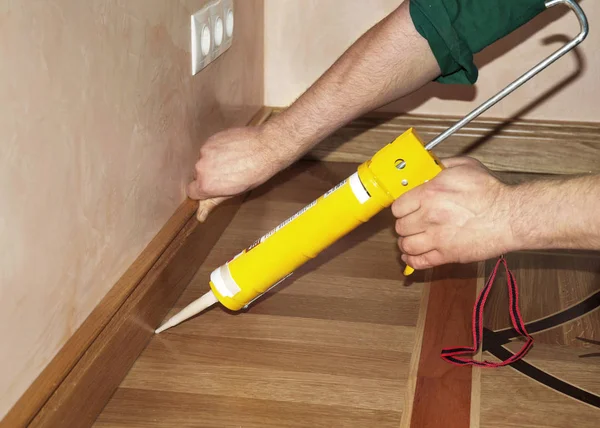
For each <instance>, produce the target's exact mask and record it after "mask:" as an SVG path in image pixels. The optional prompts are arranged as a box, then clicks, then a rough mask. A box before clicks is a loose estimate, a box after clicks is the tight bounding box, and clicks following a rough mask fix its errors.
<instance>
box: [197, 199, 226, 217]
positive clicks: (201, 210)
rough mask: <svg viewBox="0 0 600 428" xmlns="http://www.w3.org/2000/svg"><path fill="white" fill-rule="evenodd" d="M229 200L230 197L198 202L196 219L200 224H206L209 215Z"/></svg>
mask: <svg viewBox="0 0 600 428" xmlns="http://www.w3.org/2000/svg"><path fill="white" fill-rule="evenodd" d="M227 199H229V197H218V198H211V199H205V200H203V201H200V202H198V211H197V213H196V218H197V219H198V221H199V222H200V223H204V221H205V220H206V218H207V217H208V215H209V214H210V213H211V212H212V211H213V210H214V209H215V208H216V207H217V206H218V205H219V204H220V203H222V202H223V201H225V200H227Z"/></svg>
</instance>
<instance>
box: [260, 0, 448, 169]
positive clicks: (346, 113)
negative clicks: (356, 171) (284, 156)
mask: <svg viewBox="0 0 600 428" xmlns="http://www.w3.org/2000/svg"><path fill="white" fill-rule="evenodd" d="M408 4H409V2H408V1H405V2H404V3H403V4H402V5H401V6H400V7H398V8H397V9H396V10H395V11H394V12H392V13H391V14H390V15H388V16H387V17H386V18H384V19H383V20H382V21H380V22H379V23H378V24H377V25H375V26H374V27H372V28H371V29H370V30H369V31H368V32H366V33H365V34H364V35H363V36H362V37H361V38H359V39H358V40H357V41H356V42H355V43H354V44H353V45H352V46H351V47H350V48H349V49H348V50H347V51H346V52H345V53H344V54H343V55H342V56H341V57H340V58H339V59H338V60H337V61H336V62H335V63H334V64H333V65H332V66H331V67H330V68H329V70H327V71H326V72H325V73H324V74H323V75H322V76H321V77H320V78H319V79H318V80H317V81H316V82H315V83H314V84H313V85H312V86H311V87H310V88H309V89H308V90H307V91H306V92H305V93H304V94H303V95H302V96H301V97H300V98H299V99H298V100H297V101H296V102H294V103H293V104H292V105H291V106H290V107H289V108H288V109H287V110H285V111H284V112H283V113H282V114H281V115H279V116H278V117H277V118H275V120H273V121H272V122H270V123H269V124H268V126H267V128H269V129H270V130H273V131H274V133H275V134H277V133H279V132H285V135H286V137H287V138H288V139H287V142H286V144H285V150H286V153H289V154H291V153H293V154H294V158H297V157H299V156H301V155H302V154H304V153H305V152H306V151H308V150H309V149H311V148H312V147H313V146H315V145H316V144H318V143H319V142H320V141H321V140H322V139H324V138H325V137H327V136H328V135H329V134H331V133H332V132H334V131H335V130H337V129H338V128H340V127H341V126H343V125H345V124H346V123H348V122H349V121H351V120H353V119H355V118H357V117H359V116H361V115H363V114H364V113H367V112H369V111H371V110H373V109H376V108H378V107H381V106H383V105H385V104H387V103H389V102H391V101H393V100H396V99H398V98H401V97H403V96H405V95H407V94H409V93H411V92H413V91H415V90H417V89H419V88H420V87H422V86H423V85H425V84H426V83H428V82H430V81H431V80H433V79H434V78H436V77H437V76H438V75H439V73H440V69H439V66H438V64H437V62H436V60H435V57H434V56H433V53H432V52H431V50H430V48H429V45H428V43H427V41H426V40H425V39H424V38H423V37H421V35H420V34H419V33H418V32H417V30H416V29H415V28H414V26H413V23H412V20H411V17H410V14H409V9H408Z"/></svg>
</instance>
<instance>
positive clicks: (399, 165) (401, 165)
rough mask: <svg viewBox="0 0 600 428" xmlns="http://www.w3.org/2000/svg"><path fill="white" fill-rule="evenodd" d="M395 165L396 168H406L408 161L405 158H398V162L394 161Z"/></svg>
mask: <svg viewBox="0 0 600 428" xmlns="http://www.w3.org/2000/svg"><path fill="white" fill-rule="evenodd" d="M394 165H396V168H398V169H404V167H405V166H406V162H405V161H404V159H397V160H396V162H394Z"/></svg>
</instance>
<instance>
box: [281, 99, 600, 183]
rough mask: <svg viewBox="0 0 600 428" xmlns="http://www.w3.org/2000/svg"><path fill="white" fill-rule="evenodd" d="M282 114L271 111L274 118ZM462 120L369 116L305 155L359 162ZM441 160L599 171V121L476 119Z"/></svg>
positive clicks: (538, 170)
mask: <svg viewBox="0 0 600 428" xmlns="http://www.w3.org/2000/svg"><path fill="white" fill-rule="evenodd" d="M281 111H282V109H280V108H276V109H274V112H273V113H274V114H278V113H280V112H281ZM459 119H460V117H450V116H423V115H400V116H398V115H392V114H385V113H372V114H368V115H365V116H364V117H361V118H359V119H356V120H354V121H352V122H350V123H349V124H347V125H346V126H344V127H343V128H341V129H340V130H338V131H337V132H335V133H333V134H332V135H331V136H330V137H328V138H326V139H325V140H323V141H322V142H321V143H320V144H318V145H317V146H316V147H315V148H314V149H313V150H311V151H310V152H309V153H308V154H307V155H306V157H307V158H309V159H318V160H322V161H330V162H331V161H333V162H336V161H338V162H356V163H362V162H364V161H366V160H367V159H370V158H371V157H372V156H373V155H374V154H375V153H376V152H377V151H378V150H379V149H381V148H382V147H383V146H385V145H386V144H387V143H390V142H392V141H393V140H394V139H395V138H396V137H398V136H400V135H401V134H402V133H403V132H404V131H406V130H407V129H409V128H411V127H413V128H414V129H415V130H416V132H417V134H418V135H419V136H420V137H421V138H422V139H423V141H424V142H425V143H427V142H429V141H431V140H432V139H433V138H434V137H436V136H437V135H439V134H440V133H442V132H443V131H445V130H446V129H448V128H449V127H451V126H452V125H454V124H455V123H456V122H457V121H458V120H459ZM435 153H436V155H437V156H439V157H441V158H445V157H451V156H457V155H468V156H471V157H474V158H476V159H479V160H480V161H481V162H483V163H484V164H485V165H486V166H487V167H488V168H490V169H491V170H493V171H499V172H500V171H504V172H522V173H535V174H563V175H565V174H569V175H570V174H588V173H597V172H600V123H579V122H555V121H534V120H510V121H505V120H502V119H486V118H478V119H476V120H474V121H472V122H471V123H469V124H467V125H466V126H465V127H464V128H462V129H461V130H459V131H458V132H456V133H455V134H454V135H452V136H451V137H449V138H448V139H447V140H446V141H444V142H442V143H441V144H440V145H438V146H437V147H436V148H435Z"/></svg>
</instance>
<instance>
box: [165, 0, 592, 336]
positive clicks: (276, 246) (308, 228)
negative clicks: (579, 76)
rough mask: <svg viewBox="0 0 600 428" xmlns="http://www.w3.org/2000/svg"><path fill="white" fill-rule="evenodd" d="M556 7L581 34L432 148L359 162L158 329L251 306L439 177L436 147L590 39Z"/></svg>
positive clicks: (400, 148)
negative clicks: (211, 310)
mask: <svg viewBox="0 0 600 428" xmlns="http://www.w3.org/2000/svg"><path fill="white" fill-rule="evenodd" d="M557 4H565V5H567V6H569V7H570V8H571V10H573V11H574V12H575V13H576V15H577V17H578V19H579V23H580V26H581V32H580V34H579V35H578V36H577V37H576V38H575V39H573V40H572V41H571V42H570V43H568V44H567V45H565V46H563V47H562V48H561V49H559V50H558V51H557V52H555V53H554V54H552V55H551V56H549V57H548V58H546V59H545V60H544V61H542V62H541V63H540V64H538V65H537V66H536V67H534V68H533V69H531V70H529V71H528V72H527V73H525V74H524V75H522V76H521V77H520V78H519V79H517V80H515V81H514V82H513V83H512V84H510V85H509V86H507V87H506V88H504V89H503V90H502V91H501V92H499V93H498V94H497V95H495V96H494V97H492V98H490V99H489V100H488V101H487V102H485V103H484V104H482V105H481V106H480V107H478V108H477V109H475V110H473V111H472V112H471V113H470V114H469V115H467V116H465V118H463V119H462V120H461V121H459V122H458V123H457V124H456V125H454V126H453V127H451V128H449V129H448V130H447V131H445V132H444V133H442V134H440V135H439V136H438V137H437V138H435V139H434V140H432V141H431V142H430V143H429V144H428V145H427V146H424V144H423V143H422V141H421V139H420V138H419V136H418V135H417V133H416V132H415V130H414V129H412V128H411V129H409V130H407V131H406V132H405V133H403V134H402V135H401V136H399V137H398V138H396V139H395V140H394V141H393V142H391V143H389V144H388V145H386V146H385V147H383V148H382V149H381V150H379V151H378V152H377V153H376V154H375V155H374V156H373V157H372V158H371V159H370V160H368V161H366V162H364V163H363V164H361V165H360V166H359V167H358V169H357V171H356V172H355V173H354V174H352V175H351V176H350V177H348V178H347V179H346V180H344V181H342V182H341V183H339V184H338V185H337V186H335V187H333V188H332V189H331V190H329V191H328V192H327V193H325V194H324V195H322V196H321V197H319V198H318V199H316V200H315V201H313V202H312V203H310V204H309V205H307V206H306V207H304V208H303V209H302V210H300V211H299V212H298V213H296V214H295V215H293V216H292V217H290V218H289V219H287V220H285V221H284V222H283V223H281V224H280V225H279V226H277V227H276V228H275V229H273V230H272V231H270V232H269V233H267V234H266V235H264V236H263V237H261V238H260V239H258V240H257V241H256V242H254V243H253V244H252V245H250V246H249V247H248V248H246V249H244V250H243V251H241V252H240V253H239V254H238V255H236V256H235V257H234V258H233V259H231V260H230V261H228V262H227V263H225V264H224V265H222V266H220V267H219V268H217V269H215V270H214V271H213V272H212V274H211V275H210V288H211V290H210V291H208V292H207V293H206V294H205V295H203V296H202V297H201V298H199V299H198V300H196V301H194V302H192V303H191V304H190V305H188V306H187V307H186V308H184V309H183V310H182V311H181V312H179V313H177V314H176V315H174V316H173V317H172V318H170V319H169V320H168V321H167V322H166V323H165V324H163V325H162V326H161V327H160V328H159V329H157V330H156V332H157V333H160V332H161V331H163V330H165V329H167V328H170V327H172V326H174V325H177V324H178V323H180V322H182V321H184V320H185V319H187V318H189V317H191V316H193V315H195V314H197V313H199V312H201V311H203V310H204V309H206V308H207V307H209V306H211V305H213V304H215V303H216V302H220V303H221V304H222V305H223V306H225V307H226V308H228V309H230V310H233V311H238V310H240V309H242V308H245V307H247V306H248V305H249V304H250V303H251V302H253V301H254V300H255V299H257V298H258V297H260V296H261V295H262V294H264V293H265V292H267V291H268V290H269V289H271V288H273V287H274V286H275V285H277V284H279V283H280V282H281V281H283V280H284V279H285V278H287V277H288V276H290V275H291V274H292V273H293V272H294V271H295V270H296V269H297V268H299V267H300V266H302V265H303V264H304V263H306V262H307V261H308V260H310V259H312V258H314V257H317V255H319V253H320V252H321V251H323V250H324V249H326V248H327V247H329V246H330V245H332V244H333V243H334V242H336V241H337V240H339V239H340V238H342V237H344V236H345V235H346V234H348V233H349V232H351V231H352V230H354V229H355V228H356V227H358V226H359V225H360V224H362V223H365V222H367V221H369V219H371V218H372V217H373V216H374V215H376V214H377V213H379V212H380V211H381V210H383V209H385V208H387V207H389V206H390V205H391V204H392V203H393V202H394V200H396V199H397V198H399V197H400V196H401V195H402V194H404V193H405V192H407V191H408V190H410V189H412V188H414V187H416V186H419V185H421V184H423V183H425V182H427V181H428V180H431V179H432V178H434V177H435V176H436V175H437V174H438V173H439V172H440V171H442V170H443V165H442V163H441V162H440V161H439V159H437V158H436V157H435V155H433V154H432V153H431V149H433V148H434V147H435V146H436V145H437V144H439V143H440V142H442V141H443V140H445V139H446V138H448V136H450V135H452V134H453V133H454V132H455V131H456V130H458V129H460V128H462V127H463V126H464V125H465V124H467V123H468V122H470V121H471V120H473V119H474V118H475V117H477V116H479V115H480V114H481V113H482V112H484V111H485V110H487V109H488V108H490V107H491V106H493V105H494V104H496V103H497V102H498V101H499V100H501V99H502V98H504V97H505V96H506V95H508V94H510V93H511V92H513V91H514V90H515V89H517V88H518V87H520V86H521V85H522V84H524V83H525V82H526V81H527V80H529V79H530V78H531V77H533V76H534V75H535V74H537V73H539V72H540V71H541V70H543V69H545V68H546V67H547V66H549V65H550V64H551V63H553V62H554V61H556V60H557V59H558V58H559V57H561V56H562V55H564V54H565V53H567V52H568V51H570V50H571V49H573V48H574V47H575V46H577V45H578V44H579V43H581V42H582V41H583V40H584V39H585V38H586V36H587V33H588V24H587V19H586V17H585V15H584V13H583V11H582V10H581V8H580V7H579V5H577V4H576V3H575V2H574V1H573V0H550V1H548V2H547V3H546V6H547V7H552V6H555V5H557ZM411 272H412V268H410V267H409V266H407V268H406V270H405V274H410V273H411Z"/></svg>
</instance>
